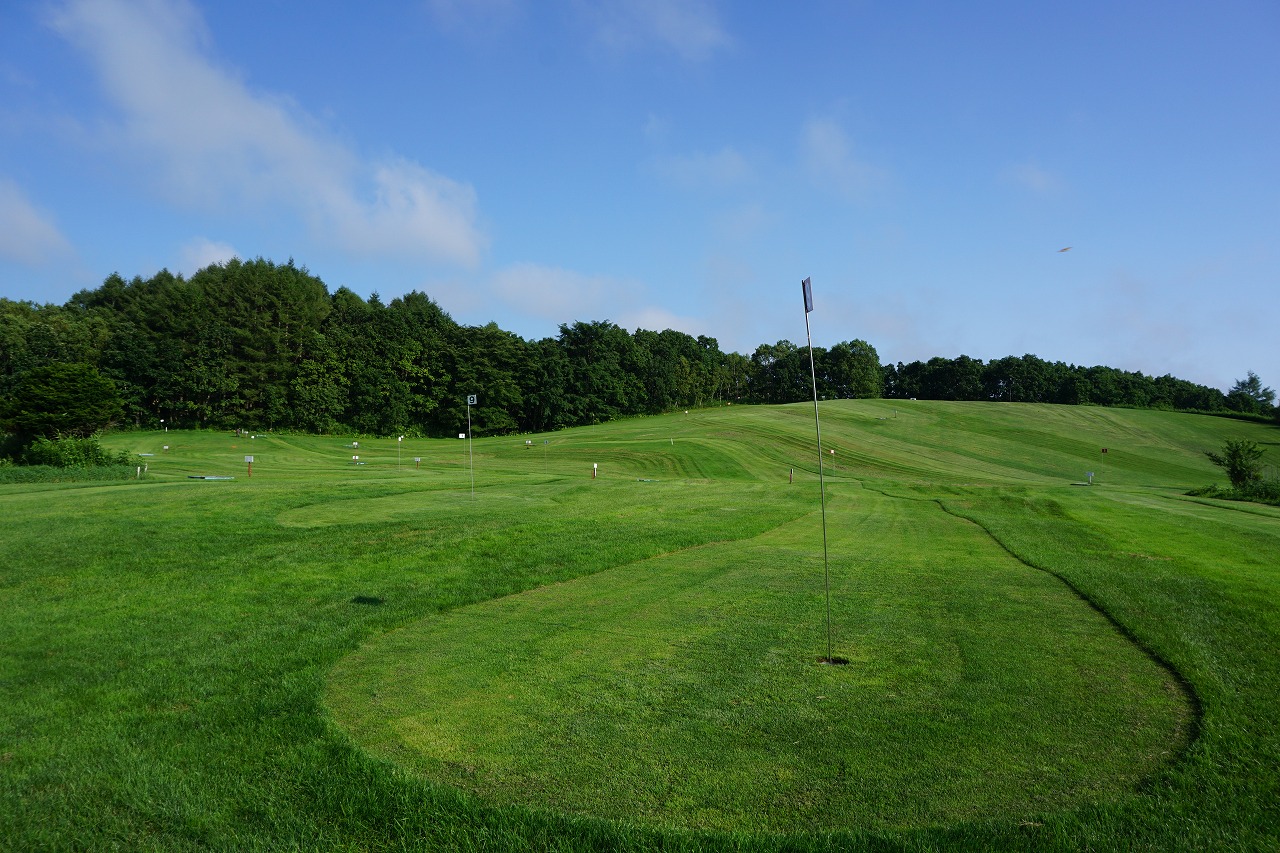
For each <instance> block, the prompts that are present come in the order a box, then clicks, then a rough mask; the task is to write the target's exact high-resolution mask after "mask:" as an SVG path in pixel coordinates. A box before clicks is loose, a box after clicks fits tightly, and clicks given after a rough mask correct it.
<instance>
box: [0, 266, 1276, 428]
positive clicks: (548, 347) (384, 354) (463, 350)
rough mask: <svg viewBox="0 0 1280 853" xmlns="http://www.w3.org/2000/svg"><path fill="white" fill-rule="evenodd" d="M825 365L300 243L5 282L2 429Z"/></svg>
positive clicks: (393, 413)
mask: <svg viewBox="0 0 1280 853" xmlns="http://www.w3.org/2000/svg"><path fill="white" fill-rule="evenodd" d="M814 356H815V368H814V370H815V376H816V379H817V383H818V393H819V394H820V395H821V396H822V397H824V398H827V399H834V398H841V399H843V398H859V397H880V396H888V397H902V398H907V397H916V398H919V399H942V400H1009V401H1018V402H1055V403H1092V404H1098V405H1120V404H1122V405H1132V406H1159V407H1167V408H1178V409H1197V410H1203V411H1224V410H1230V409H1233V408H1234V409H1235V410H1237V411H1250V412H1261V411H1263V410H1264V409H1265V410H1266V411H1267V412H1269V411H1270V409H1269V406H1270V403H1271V399H1273V398H1274V394H1272V398H1271V399H1266V400H1265V404H1264V403H1263V402H1262V398H1264V397H1265V394H1263V393H1262V392H1267V393H1270V389H1263V388H1261V385H1260V383H1257V386H1256V387H1254V388H1253V389H1252V390H1253V392H1254V393H1253V396H1250V394H1249V393H1248V392H1249V388H1248V387H1246V388H1245V390H1244V391H1241V392H1240V393H1235V391H1238V390H1239V389H1233V394H1231V395H1227V394H1223V393H1222V392H1221V391H1218V390H1216V389H1213V388H1207V387H1204V386H1200V385H1195V384H1193V383H1190V382H1186V381H1184V380H1180V379H1175V378H1174V377H1172V376H1163V377H1159V378H1150V377H1145V376H1143V375H1142V374H1140V373H1130V372H1124V371H1118V370H1114V369H1112V368H1106V367H1091V368H1080V367H1075V366H1069V365H1064V364H1062V363H1060V362H1057V363H1049V362H1045V361H1042V360H1041V359H1038V358H1036V357H1035V356H1032V355H1026V356H1022V357H1021V358H1015V357H1012V356H1011V357H1009V358H1005V359H1000V360H997V361H992V362H990V363H989V364H984V363H983V362H982V361H980V360H977V359H971V358H968V357H967V356H960V357H959V358H956V359H942V358H934V359H930V360H929V361H927V362H912V363H910V364H902V363H898V364H896V365H881V364H880V361H879V357H878V355H877V353H876V350H875V348H874V347H873V346H871V345H870V344H869V343H867V342H866V341H863V340H857V339H853V340H849V341H846V342H841V343H838V344H836V345H834V346H832V347H830V348H829V349H826V348H815V351H814ZM809 369H810V368H809V358H808V351H807V348H803V347H800V346H797V345H796V344H793V343H791V342H790V341H785V340H784V341H779V342H777V343H775V344H762V345H760V346H759V347H757V348H756V350H755V351H754V352H753V353H752V354H751V355H750V356H745V355H742V354H739V353H736V352H727V353H726V352H723V351H722V350H721V349H720V347H719V345H718V343H717V341H716V339H715V338H711V337H707V336H704V335H699V336H696V337H695V336H691V335H688V334H685V333H683V332H677V331H673V330H671V329H667V330H665V331H660V332H658V331H649V330H645V329H640V330H637V331H635V332H634V333H631V332H627V331H626V330H625V329H622V328H620V327H619V326H617V325H616V324H614V323H611V322H609V321H607V320H603V321H575V322H573V323H566V324H563V325H561V326H560V327H559V333H558V334H557V335H556V336H555V337H548V338H543V339H541V340H526V339H524V338H521V337H520V336H518V335H516V334H513V333H511V332H508V331H505V330H503V329H501V328H499V327H498V326H497V325H496V324H494V323H490V324H488V325H484V326H466V325H461V324H459V323H457V322H455V321H454V320H453V318H451V317H450V316H449V315H448V313H446V312H445V311H444V310H442V309H441V308H440V306H439V305H437V304H436V303H435V302H434V301H433V300H432V299H430V298H429V297H428V296H427V295H425V294H423V293H419V292H412V293H409V294H406V295H405V296H402V297H398V298H396V299H393V300H391V301H390V302H389V303H384V302H383V301H382V300H381V299H380V298H379V297H378V295H377V294H374V295H373V296H370V297H369V298H368V299H364V298H361V297H360V296H358V295H357V294H355V293H354V292H352V291H351V290H349V289H347V288H346V287H339V288H338V289H337V290H335V291H333V292H332V293H331V292H330V291H329V289H328V287H327V286H326V285H325V283H324V282H323V281H321V280H320V279H319V278H318V277H316V276H315V275H313V274H312V273H311V272H309V271H308V270H307V269H306V268H305V267H300V266H297V265H295V264H294V262H293V260H292V259H290V260H289V262H288V263H285V264H276V263H273V262H271V261H269V260H264V259H261V258H258V259H255V260H250V261H240V260H232V261H229V262H227V263H224V264H214V265H211V266H208V267H206V268H204V269H202V270H200V271H199V272H197V273H195V274H194V275H192V276H191V277H190V278H189V279H188V278H184V277H182V276H180V275H174V274H171V273H169V272H168V271H166V270H162V271H161V272H159V273H157V274H155V275H154V276H152V277H151V278H148V279H143V278H141V277H137V276H135V277H134V278H133V279H132V280H130V281H126V280H124V279H123V278H122V277H121V276H119V275H118V274H113V275H111V276H108V277H107V279H106V280H105V281H104V282H103V283H102V285H101V286H100V287H97V288H95V289H92V290H83V291H81V292H79V293H77V294H76V295H75V296H73V297H72V298H71V299H70V300H69V301H68V302H67V303H66V304H64V305H60V306H59V305H37V304H35V303H31V302H17V301H11V300H8V299H4V298H0V428H3V429H4V430H5V431H6V432H9V433H11V434H16V435H18V436H20V437H24V438H26V439H31V438H34V437H35V436H36V435H38V434H43V435H44V437H55V436H56V435H75V434H83V433H86V432H91V431H92V430H93V429H95V428H99V427H100V426H101V424H100V423H98V424H97V425H96V426H95V425H94V424H93V423H91V421H92V420H95V419H96V420H97V421H101V420H102V418H104V417H108V418H109V419H111V420H114V421H116V422H117V423H118V424H120V425H131V426H135V427H147V428H154V427H156V426H158V425H159V424H160V423H161V421H163V422H164V423H165V424H166V425H169V426H173V427H178V428H238V427H244V428H249V429H254V430H261V429H280V430H300V431H308V432H321V433H332V432H356V433H362V434H371V435H392V434H410V435H425V436H449V435H456V434H457V433H458V432H459V431H460V428H462V427H464V426H465V424H466V419H467V405H466V400H467V397H468V396H469V395H473V394H474V395H476V396H477V405H475V406H473V407H472V408H471V422H472V426H473V430H474V431H475V432H476V433H477V434H490V435H493V434H505V433H515V432H540V431H547V430H554V429H560V428H563V427H569V426H581V425H587V424H591V423H598V422H603V421H608V420H611V419H615V418H619V417H626V416H631V415H641V414H657V413H661V412H665V411H671V410H675V409H680V408H689V407H695V406H697V407H701V406H707V405H717V404H724V403H733V402H742V403H787V402H796V401H801V400H806V399H809V398H810V396H811V394H812V388H811V385H810V374H809ZM1250 376H1251V377H1252V379H1253V380H1256V379H1257V377H1256V376H1253V375H1252V374H1250ZM1237 384H1238V385H1242V384H1243V383H1237ZM58 400H61V401H62V402H56V401H58ZM68 400H80V401H85V402H86V403H91V404H92V411H93V413H94V414H93V417H92V418H89V419H86V420H85V421H84V423H83V424H80V425H79V426H77V425H76V424H74V423H68V422H67V420H66V417H65V416H66V415H67V414H68V413H67V411H62V412H61V415H62V416H64V417H63V420H62V421H58V422H57V423H53V422H52V421H50V419H49V418H47V417H46V418H45V419H44V420H43V421H42V420H41V417H40V413H39V412H38V411H36V409H38V408H39V407H40V406H41V405H44V406H45V407H46V408H57V407H58V406H62V407H63V409H64V410H65V409H67V407H70V406H72V404H71V403H68V402H66V401H68ZM41 401H44V402H43V403H42V402H41ZM46 414H48V413H46ZM71 420H73V421H74V420H75V418H74V417H72V418H71Z"/></svg>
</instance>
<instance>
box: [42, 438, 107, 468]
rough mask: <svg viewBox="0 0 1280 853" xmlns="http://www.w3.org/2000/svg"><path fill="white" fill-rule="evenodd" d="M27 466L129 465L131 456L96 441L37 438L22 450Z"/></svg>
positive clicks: (87, 466) (93, 439)
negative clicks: (114, 451)
mask: <svg viewBox="0 0 1280 853" xmlns="http://www.w3.org/2000/svg"><path fill="white" fill-rule="evenodd" d="M20 461H21V462H22V464H24V465H47V466H49V467H51V468H96V467H100V466H103V465H128V464H129V454H128V453H126V452H124V451H120V452H118V453H112V452H111V451H109V450H107V449H106V448H105V447H103V446H102V445H101V444H99V443H98V440H97V439H96V438H56V439H48V438H37V439H36V440H35V441H33V442H31V444H29V445H27V447H26V448H25V449H24V450H23V451H22V456H21V459H20Z"/></svg>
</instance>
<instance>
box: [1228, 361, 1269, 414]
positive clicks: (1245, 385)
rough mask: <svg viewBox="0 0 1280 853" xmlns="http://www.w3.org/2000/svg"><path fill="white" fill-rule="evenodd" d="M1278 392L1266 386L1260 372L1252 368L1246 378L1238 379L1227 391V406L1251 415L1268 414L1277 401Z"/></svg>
mask: <svg viewBox="0 0 1280 853" xmlns="http://www.w3.org/2000/svg"><path fill="white" fill-rule="evenodd" d="M1275 399H1276V392H1275V391H1273V390H1271V389H1270V388H1267V387H1264V386H1263V384H1262V380H1261V379H1259V378H1258V374H1256V373H1254V372H1253V371H1252V370H1250V371H1249V374H1248V376H1247V377H1246V378H1244V379H1237V380H1236V383H1235V385H1232V386H1231V390H1230V391H1228V392H1227V408H1229V409H1232V410H1233V411H1237V412H1247V413H1248V414H1251V415H1262V414H1267V413H1268V412H1270V411H1271V406H1272V404H1273V403H1274V402H1275Z"/></svg>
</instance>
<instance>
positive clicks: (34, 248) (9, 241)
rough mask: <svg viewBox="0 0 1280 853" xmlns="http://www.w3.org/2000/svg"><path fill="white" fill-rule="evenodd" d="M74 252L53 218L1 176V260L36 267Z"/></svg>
mask: <svg viewBox="0 0 1280 853" xmlns="http://www.w3.org/2000/svg"><path fill="white" fill-rule="evenodd" d="M70 251H71V244H70V243H69V242H68V241H67V238H66V237H64V236H63V235H62V232H61V231H59V230H58V226H56V225H54V224H53V220H52V218H51V217H50V216H49V215H48V214H47V213H45V212H44V211H42V210H40V209H38V208H37V207H36V206H35V205H34V204H32V203H31V200H30V199H28V198H27V196H26V193H24V192H23V191H22V189H21V188H20V187H18V185H17V184H15V183H13V181H11V180H9V179H7V178H3V177H0V258H5V259H8V260H11V261H17V262H18V263H20V264H25V265H26V266H32V267H34V266H39V265H41V264H45V263H47V262H49V261H51V260H53V259H55V258H57V257H58V256H60V255H64V254H66V253H69V252H70Z"/></svg>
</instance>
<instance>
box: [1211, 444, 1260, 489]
mask: <svg viewBox="0 0 1280 853" xmlns="http://www.w3.org/2000/svg"><path fill="white" fill-rule="evenodd" d="M1264 452H1265V451H1264V450H1263V449H1262V448H1261V447H1259V446H1258V444H1257V442H1254V441H1249V440H1247V439H1235V438H1231V439H1227V442H1226V444H1224V445H1223V447H1222V452H1221V453H1215V452H1214V451H1212V450H1206V451H1205V453H1204V455H1205V456H1208V457H1209V460H1210V461H1211V462H1213V464H1214V465H1217V466H1218V467H1219V468H1222V469H1223V470H1224V471H1226V472H1227V479H1228V480H1230V481H1231V486H1232V488H1234V489H1237V490H1239V491H1241V492H1247V491H1248V490H1249V488H1250V487H1251V486H1253V485H1254V484H1255V483H1259V482H1261V481H1262V463H1261V462H1260V461H1259V460H1260V459H1261V457H1262V454H1263V453H1264Z"/></svg>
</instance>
